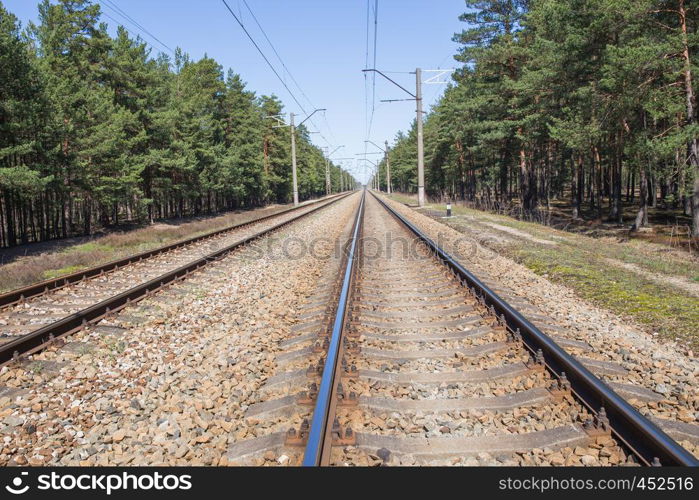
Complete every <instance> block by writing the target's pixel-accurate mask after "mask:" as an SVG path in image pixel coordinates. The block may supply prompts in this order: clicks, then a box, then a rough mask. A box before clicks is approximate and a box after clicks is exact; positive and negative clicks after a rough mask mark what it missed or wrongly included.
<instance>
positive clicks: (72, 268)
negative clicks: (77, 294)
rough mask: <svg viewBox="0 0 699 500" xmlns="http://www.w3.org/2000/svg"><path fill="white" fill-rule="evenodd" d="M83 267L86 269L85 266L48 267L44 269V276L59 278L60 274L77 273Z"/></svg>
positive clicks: (46, 277)
mask: <svg viewBox="0 0 699 500" xmlns="http://www.w3.org/2000/svg"><path fill="white" fill-rule="evenodd" d="M81 269H85V266H67V267H63V268H61V269H48V270H46V271H44V273H43V278H44V279H47V280H50V279H54V278H58V277H59V276H64V275H66V274H71V273H76V272H78V271H80V270H81Z"/></svg>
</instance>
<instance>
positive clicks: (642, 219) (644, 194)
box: [631, 167, 648, 231]
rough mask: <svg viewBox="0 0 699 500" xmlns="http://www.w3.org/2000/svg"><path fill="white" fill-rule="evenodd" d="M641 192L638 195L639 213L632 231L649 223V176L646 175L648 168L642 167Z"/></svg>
mask: <svg viewBox="0 0 699 500" xmlns="http://www.w3.org/2000/svg"><path fill="white" fill-rule="evenodd" d="M640 188H641V193H640V196H639V197H638V201H639V203H640V207H639V209H638V213H637V214H636V221H635V222H634V224H633V226H632V227H631V231H638V229H639V228H642V227H645V226H647V225H648V176H647V175H646V169H645V168H643V167H641V182H640Z"/></svg>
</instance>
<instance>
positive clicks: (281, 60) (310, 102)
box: [243, 0, 334, 142]
mask: <svg viewBox="0 0 699 500" xmlns="http://www.w3.org/2000/svg"><path fill="white" fill-rule="evenodd" d="M243 3H244V4H245V7H246V8H247V9H248V12H250V15H251V16H252V19H253V20H254V21H255V24H256V25H257V27H258V28H259V29H260V31H261V32H262V36H264V37H265V40H267V43H268V44H269V46H270V48H271V49H272V51H273V52H274V55H275V56H277V59H278V60H279V62H280V63H281V65H282V67H283V68H284V71H286V74H287V75H289V78H291V81H292V82H294V85H296V88H297V89H299V92H301V95H302V96H303V97H304V99H306V102H307V103H308V104H310V105H311V108H313V109H316V105H315V104H313V102H312V101H311V99H310V98H309V97H308V95H306V93H305V92H304V91H303V88H302V87H301V85H300V84H299V82H298V81H297V80H296V78H294V75H293V74H292V73H291V71H290V70H289V68H288V67H287V65H286V63H285V62H284V59H282V56H281V55H280V54H279V52H278V51H277V49H276V47H275V46H274V44H273V43H272V40H270V39H269V36H267V32H266V31H265V29H264V28H263V27H262V24H260V21H258V19H257V16H256V15H255V13H254V12H253V11H252V8H250V5H248V2H247V0H243ZM323 121H325V125H326V126H327V128H328V132H329V133H330V135H331V136H333V138H334V134H333V133H332V130H331V128H330V124H329V123H328V120H327V118H325V115H323ZM311 123H313V121H312V120H311ZM313 126H315V123H313ZM321 136H322V134H321ZM324 139H325V138H324ZM326 142H327V140H326Z"/></svg>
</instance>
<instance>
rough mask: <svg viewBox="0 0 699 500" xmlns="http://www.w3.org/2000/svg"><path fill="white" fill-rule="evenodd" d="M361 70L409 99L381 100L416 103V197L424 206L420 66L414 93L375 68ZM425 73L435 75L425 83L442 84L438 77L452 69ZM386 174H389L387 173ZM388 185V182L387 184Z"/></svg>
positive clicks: (423, 147)
mask: <svg viewBox="0 0 699 500" xmlns="http://www.w3.org/2000/svg"><path fill="white" fill-rule="evenodd" d="M362 71H363V72H367V71H372V72H375V73H378V74H379V75H381V76H382V77H384V78H385V79H386V80H388V81H389V82H391V83H392V84H393V85H395V86H396V87H398V88H399V89H401V90H402V91H403V92H405V93H406V94H408V95H409V96H410V97H411V99H382V100H381V102H398V101H415V102H416V104H417V106H416V107H417V109H416V112H417V198H418V204H419V206H421V207H424V206H425V144H424V137H423V131H422V128H423V127H422V118H423V117H422V115H423V111H422V105H423V103H422V73H423V70H422V69H421V68H417V69H416V70H415V84H416V85H415V87H416V89H415V94H413V93H412V92H410V91H409V90H408V89H406V88H405V87H403V86H402V85H400V84H399V83H397V82H395V81H394V80H392V79H391V78H389V77H388V76H386V75H385V74H383V73H382V72H381V71H379V70H378V69H376V68H371V69H369V68H367V69H363V70H362ZM424 71H425V72H427V73H436V75H435V76H433V77H431V78H429V79H428V80H427V81H426V82H425V83H427V84H439V85H443V84H446V83H447V82H446V81H441V80H440V78H441V77H442V76H444V75H446V74H448V73H451V72H452V71H453V69H427V70H424ZM387 175H390V174H388V173H387ZM389 185H390V184H389Z"/></svg>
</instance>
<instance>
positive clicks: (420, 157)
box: [415, 68, 425, 207]
mask: <svg viewBox="0 0 699 500" xmlns="http://www.w3.org/2000/svg"><path fill="white" fill-rule="evenodd" d="M415 87H416V89H415V102H416V103H417V203H418V205H419V206H420V207H424V206H425V144H424V137H423V132H422V70H421V69H420V68H417V69H416V70H415Z"/></svg>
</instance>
